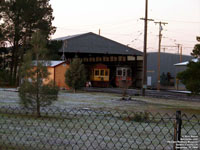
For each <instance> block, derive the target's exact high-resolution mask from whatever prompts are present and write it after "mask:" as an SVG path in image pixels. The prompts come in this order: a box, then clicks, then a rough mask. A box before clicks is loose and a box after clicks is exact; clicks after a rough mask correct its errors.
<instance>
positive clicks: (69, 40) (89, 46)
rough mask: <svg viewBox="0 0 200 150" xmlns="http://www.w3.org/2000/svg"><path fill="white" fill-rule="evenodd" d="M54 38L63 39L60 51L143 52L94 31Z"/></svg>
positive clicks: (121, 53)
mask: <svg viewBox="0 0 200 150" xmlns="http://www.w3.org/2000/svg"><path fill="white" fill-rule="evenodd" d="M53 40H58V41H59V40H62V41H63V46H62V48H61V49H60V50H59V52H63V51H64V52H66V53H90V54H91V53H95V54H117V55H139V56H141V55H142V52H140V51H138V50H136V49H134V48H131V47H128V46H126V45H123V44H121V43H118V42H116V41H113V40H111V39H108V38H105V37H103V36H100V35H97V34H94V33H92V32H89V33H84V34H78V35H71V36H65V37H61V38H56V39H53Z"/></svg>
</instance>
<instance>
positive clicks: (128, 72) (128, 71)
mask: <svg viewBox="0 0 200 150" xmlns="http://www.w3.org/2000/svg"><path fill="white" fill-rule="evenodd" d="M127 76H129V77H130V76H131V70H130V69H128V70H127Z"/></svg>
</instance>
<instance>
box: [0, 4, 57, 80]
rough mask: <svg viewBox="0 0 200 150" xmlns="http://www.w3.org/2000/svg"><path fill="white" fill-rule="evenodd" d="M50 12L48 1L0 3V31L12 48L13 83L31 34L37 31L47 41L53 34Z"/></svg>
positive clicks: (28, 46) (28, 45)
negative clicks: (0, 21)
mask: <svg viewBox="0 0 200 150" xmlns="http://www.w3.org/2000/svg"><path fill="white" fill-rule="evenodd" d="M52 12H53V10H52V8H51V5H50V4H49V0H1V1H0V17H1V20H2V23H1V24H0V29H1V33H2V36H3V37H4V41H5V42H7V43H9V45H11V47H12V58H11V59H12V61H11V67H10V74H11V76H12V81H13V82H14V83H15V81H16V77H17V76H16V75H17V70H18V67H19V64H21V62H22V60H23V55H24V53H25V50H26V49H29V48H30V43H29V41H30V39H31V38H32V37H31V36H32V34H33V33H34V32H36V31H37V30H38V29H39V30H40V31H41V32H42V34H43V35H44V36H45V38H46V39H47V38H49V36H50V35H51V34H53V33H54V32H55V27H53V26H52V21H53V19H54V17H53V16H52Z"/></svg>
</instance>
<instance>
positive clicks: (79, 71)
mask: <svg viewBox="0 0 200 150" xmlns="http://www.w3.org/2000/svg"><path fill="white" fill-rule="evenodd" d="M65 82H66V84H67V85H68V86H69V87H70V88H72V89H73V90H74V92H76V90H77V89H80V88H81V87H83V86H85V82H86V71H85V66H84V65H83V64H82V62H81V60H80V59H79V58H74V59H73V61H72V63H71V64H70V68H69V69H68V70H67V71H66V73H65Z"/></svg>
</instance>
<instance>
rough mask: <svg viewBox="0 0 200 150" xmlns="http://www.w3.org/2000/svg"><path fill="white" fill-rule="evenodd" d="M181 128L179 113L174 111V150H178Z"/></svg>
mask: <svg viewBox="0 0 200 150" xmlns="http://www.w3.org/2000/svg"><path fill="white" fill-rule="evenodd" d="M181 126H182V118H181V111H176V123H175V128H174V133H175V134H174V139H175V140H174V141H175V142H176V143H175V144H176V146H175V147H174V148H175V150H180V146H179V144H180V141H181Z"/></svg>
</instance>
